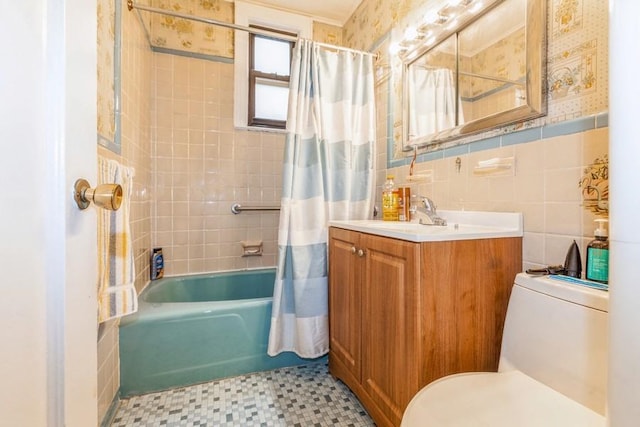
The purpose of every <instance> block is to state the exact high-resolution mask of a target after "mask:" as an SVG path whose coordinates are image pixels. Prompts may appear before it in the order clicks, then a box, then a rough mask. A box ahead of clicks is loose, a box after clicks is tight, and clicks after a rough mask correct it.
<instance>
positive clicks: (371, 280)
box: [362, 235, 421, 425]
mask: <svg viewBox="0 0 640 427" xmlns="http://www.w3.org/2000/svg"><path fill="white" fill-rule="evenodd" d="M362 240H363V242H362V246H364V247H365V250H366V254H365V257H364V258H365V268H364V271H363V281H362V289H363V304H362V307H363V308H362V311H363V312H362V322H363V326H364V327H363V330H362V357H363V359H362V383H363V386H364V389H365V390H366V392H367V394H369V396H370V397H371V399H372V400H373V401H374V402H375V403H376V405H377V406H378V407H379V408H380V410H381V411H382V412H383V413H384V414H385V416H386V417H387V418H388V420H389V421H391V423H392V424H393V425H400V421H401V419H402V414H403V412H404V409H405V408H406V406H407V405H408V403H409V401H410V400H411V398H412V397H413V395H414V394H415V393H416V392H417V391H418V389H419V383H418V371H419V359H420V358H421V355H420V351H419V348H418V344H419V337H420V335H421V329H420V328H421V326H420V322H419V320H420V317H419V308H420V307H419V306H420V295H419V291H420V283H419V278H420V276H419V265H418V259H419V250H420V248H419V245H418V244H416V243H411V242H405V241H402V240H395V239H389V238H384V237H378V236H372V235H362Z"/></svg>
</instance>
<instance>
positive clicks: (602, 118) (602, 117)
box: [596, 113, 609, 129]
mask: <svg viewBox="0 0 640 427" xmlns="http://www.w3.org/2000/svg"><path fill="white" fill-rule="evenodd" d="M606 127H609V114H608V113H602V114H598V115H597V116H596V128H597V129H599V128H606Z"/></svg>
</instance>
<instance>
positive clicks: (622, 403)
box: [608, 0, 640, 427]
mask: <svg viewBox="0 0 640 427" xmlns="http://www.w3.org/2000/svg"><path fill="white" fill-rule="evenodd" d="M609 6H610V12H611V16H610V22H609V28H610V30H609V31H610V33H609V34H610V38H609V39H610V45H609V49H610V55H611V56H610V62H609V73H610V103H611V108H610V141H611V144H610V155H611V158H610V160H611V165H612V168H611V173H610V183H611V213H610V220H611V232H610V239H611V259H610V272H611V277H610V283H611V291H610V292H611V295H610V335H611V337H610V340H611V341H610V352H611V353H610V363H609V403H608V406H609V425H611V426H615V427H626V426H637V425H638V424H639V423H640V332H639V331H640V262H639V261H640V222H639V221H638V218H639V215H640V192H639V191H638V184H640V168H639V167H638V161H639V160H640V141H638V133H639V132H640V125H639V122H638V117H639V115H640V86H638V82H637V77H636V76H635V74H636V73H634V72H630V70H637V69H638V68H639V67H640V55H639V54H638V49H637V45H636V44H637V41H638V40H639V39H640V2H637V1H635V0H610V1H609Z"/></svg>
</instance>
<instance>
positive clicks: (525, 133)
mask: <svg viewBox="0 0 640 427" xmlns="http://www.w3.org/2000/svg"><path fill="white" fill-rule="evenodd" d="M540 135H541V128H539V127H535V128H531V129H525V130H521V131H518V132H513V133H508V134H505V135H502V137H501V144H500V145H501V146H503V147H506V146H508V145H515V144H524V143H525V142H531V141H537V140H539V139H540Z"/></svg>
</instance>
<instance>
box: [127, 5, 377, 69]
mask: <svg viewBox="0 0 640 427" xmlns="http://www.w3.org/2000/svg"><path fill="white" fill-rule="evenodd" d="M127 8H128V9H129V11H132V10H133V9H138V10H144V11H146V12H152V13H160V14H162V15H167V16H173V17H176V18H182V19H188V20H190V21H197V22H202V23H205V24H211V25H217V26H219V27H226V28H231V29H233V30H239V31H246V32H247V33H252V34H258V35H261V36H268V37H275V38H278V39H281V40H287V41H293V42H295V41H296V40H298V38H297V37H293V36H288V35H285V34H282V33H278V32H275V31H269V30H262V29H260V28H251V27H245V26H243V25H236V24H232V23H230V22H224V21H218V20H216V19H210V18H202V17H200V16H195V15H187V14H184V13H179V12H172V11H170V10H166V9H160V8H157V7H151V6H145V5H140V4H136V3H134V2H133V0H127ZM316 44H318V45H320V46H322V47H326V48H328V49H336V50H343V51H346V52H354V53H362V54H365V55H371V56H374V57H375V58H377V57H378V54H377V53H373V52H366V51H362V50H356V49H349V48H348V47H342V46H335V45H332V44H327V43H319V42H316Z"/></svg>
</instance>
